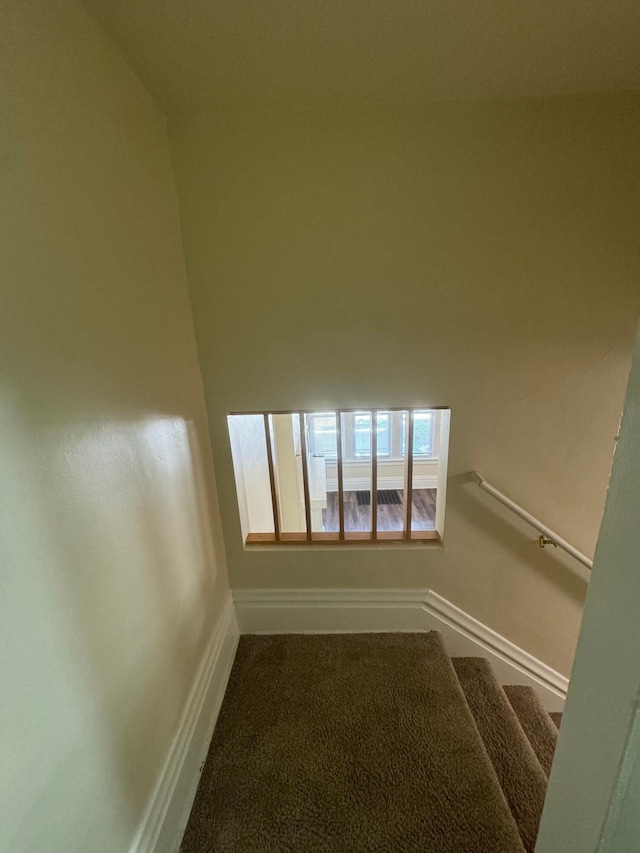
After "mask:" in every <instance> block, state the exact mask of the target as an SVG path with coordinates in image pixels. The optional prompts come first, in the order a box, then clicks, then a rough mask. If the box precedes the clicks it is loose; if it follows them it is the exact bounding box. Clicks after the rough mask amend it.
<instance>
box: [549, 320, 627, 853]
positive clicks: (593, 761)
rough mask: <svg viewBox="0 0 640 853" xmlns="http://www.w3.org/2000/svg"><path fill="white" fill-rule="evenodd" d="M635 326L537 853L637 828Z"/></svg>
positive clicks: (586, 851) (605, 848)
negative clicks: (601, 516)
mask: <svg viewBox="0 0 640 853" xmlns="http://www.w3.org/2000/svg"><path fill="white" fill-rule="evenodd" d="M639 505H640V333H639V334H638V338H637V343H636V347H635V355H634V359H633V365H632V368H631V375H630V377H629V384H628V386H627V395H626V399H625V404H624V415H623V418H622V423H621V425H620V435H619V439H618V442H617V446H616V454H615V459H614V463H613V469H612V471H611V482H610V484H609V490H608V492H607V501H606V506H605V510H604V517H603V519H602V528H601V530H600V536H599V538H598V547H597V550H596V555H595V560H594V565H593V579H592V581H591V585H590V588H589V595H588V596H587V601H586V605H585V611H584V620H583V622H582V627H581V631H580V640H579V643H578V650H577V653H576V660H575V666H574V668H573V674H572V679H571V686H570V688H569V695H568V698H567V706H566V710H565V714H564V717H563V720H562V730H561V736H560V739H559V741H558V749H557V751H556V755H555V759H554V762H553V771H552V773H551V778H550V780H549V790H548V793H547V799H546V801H545V807H544V813H543V815H542V822H541V825H540V833H539V835H538V843H537V845H536V850H537V851H539V853H556V851H558V850H562V851H566V853H596V851H597V853H632V851H636V850H638V839H639V838H640V815H639V814H638V800H639V797H640V715H639V713H638V700H639V698H640V666H639V654H638V651H639V649H640V620H639V619H638V600H639V599H640V573H639V572H638V557H639V555H640V526H639V525H638V506H639Z"/></svg>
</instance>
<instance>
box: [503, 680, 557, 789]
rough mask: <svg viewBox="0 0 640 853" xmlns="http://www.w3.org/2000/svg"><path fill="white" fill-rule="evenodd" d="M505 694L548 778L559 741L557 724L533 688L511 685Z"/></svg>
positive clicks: (505, 690) (506, 688)
mask: <svg viewBox="0 0 640 853" xmlns="http://www.w3.org/2000/svg"><path fill="white" fill-rule="evenodd" d="M504 692H505V693H506V694H507V698H508V700H509V702H510V703H511V707H512V708H513V710H514V711H515V712H516V716H517V717H518V719H519V720H520V725H521V726H522V728H523V729H524V733H525V734H526V736H527V737H528V738H529V743H530V744H531V746H532V747H533V751H534V752H535V754H536V755H537V756H538V761H539V762H540V764H541V766H542V769H543V770H544V772H545V773H546V774H547V777H548V776H549V774H550V773H551V764H552V762H553V754H554V752H555V751H556V741H557V740H558V729H557V728H556V725H555V723H554V722H553V720H552V719H551V717H550V716H549V714H548V712H547V710H546V709H545V707H544V705H543V704H542V702H541V701H540V699H539V698H538V694H537V693H536V691H535V690H534V689H533V687H523V686H521V685H510V686H508V687H505V688H504Z"/></svg>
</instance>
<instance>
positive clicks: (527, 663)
mask: <svg viewBox="0 0 640 853" xmlns="http://www.w3.org/2000/svg"><path fill="white" fill-rule="evenodd" d="M233 598H234V602H235V607H236V618H237V620H238V627H239V629H240V632H241V633H242V634H318V633H321V634H333V633H360V632H364V631H373V632H377V631H434V630H435V631H440V633H441V634H442V637H443V640H444V644H445V647H446V649H447V651H448V653H449V654H450V655H453V656H455V657H461V656H482V657H486V658H488V659H489V660H490V661H491V663H492V665H493V668H494V671H495V673H496V676H497V677H498V680H499V681H500V683H501V684H524V685H529V686H531V687H534V688H535V689H536V691H537V692H538V695H539V696H540V698H541V700H542V702H543V703H544V705H545V707H546V708H547V709H548V710H549V711H561V710H563V708H564V702H565V698H566V695H567V688H568V685H569V680H568V679H567V678H565V676H563V675H561V674H560V673H559V672H556V671H555V670H553V669H551V667H549V666H547V665H546V664H545V663H543V662H542V661H540V660H538V659H537V658H534V657H533V656H532V655H530V654H529V653H528V652H526V651H524V649H521V648H519V647H518V646H516V645H514V644H513V643H512V642H510V641H509V640H507V639H506V638H505V637H502V636H501V635H500V634H498V633H496V632H495V631H493V630H492V629H491V628H488V627H487V626H486V625H483V624H482V623H481V622H479V621H478V620H477V619H474V618H473V617H472V616H469V614H467V613H465V612H464V611H462V610H460V609H459V608H458V607H455V606H454V605H453V604H451V603H450V602H449V601H447V600H446V599H445V598H442V596H440V595H438V594H437V593H435V592H432V591H431V590H427V589H408V590H366V589H365V590H358V589H334V590H326V589H305V590H286V589H285V590H283V589H244V590H242V589H238V590H235V591H234V593H233Z"/></svg>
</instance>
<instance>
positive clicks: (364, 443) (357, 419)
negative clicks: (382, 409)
mask: <svg viewBox="0 0 640 853" xmlns="http://www.w3.org/2000/svg"><path fill="white" fill-rule="evenodd" d="M353 455H354V456H355V457H356V458H358V459H361V458H363V457H364V458H366V457H368V456H371V413H370V412H356V414H355V415H354V416H353Z"/></svg>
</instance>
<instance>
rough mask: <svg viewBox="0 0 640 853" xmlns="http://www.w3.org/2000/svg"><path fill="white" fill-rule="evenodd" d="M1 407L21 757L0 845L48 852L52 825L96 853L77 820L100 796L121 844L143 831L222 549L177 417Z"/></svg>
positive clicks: (12, 705) (194, 444)
mask: <svg viewBox="0 0 640 853" xmlns="http://www.w3.org/2000/svg"><path fill="white" fill-rule="evenodd" d="M4 402H5V404H6V403H7V402H8V400H7V397H6V396H5V401H4ZM2 409H3V411H2V412H0V415H2V418H1V420H2V422H3V423H2V426H3V427H5V426H6V427H8V429H7V430H6V431H5V430H4V429H3V434H5V432H6V436H7V439H5V440H8V441H9V446H8V447H7V446H5V451H8V452H7V455H6V457H5V458H7V459H9V469H8V478H7V480H5V483H4V486H3V492H4V495H3V499H4V501H5V502H6V507H5V508H6V510H7V513H6V514H5V512H4V509H5V508H3V513H2V515H3V516H4V518H5V519H6V522H7V531H6V532H7V534H8V538H5V536H4V533H3V540H4V542H5V543H6V544H7V545H8V560H7V563H6V569H7V571H8V573H9V583H10V589H11V593H10V594H9V595H7V596H5V601H4V607H3V608H2V609H3V610H4V608H8V610H7V612H6V613H5V614H4V615H3V619H2V621H3V625H4V626H5V629H8V637H9V643H8V646H7V651H6V652H5V654H7V660H6V661H3V669H2V671H3V672H4V673H7V675H6V677H7V679H8V681H7V683H8V684H10V685H11V690H10V691H9V692H10V694H11V695H10V697H9V700H8V707H7V708H6V709H5V711H6V712H8V720H6V721H4V722H5V724H4V725H3V730H4V731H5V734H8V733H9V732H11V736H12V739H13V743H12V749H13V753H14V754H15V755H16V756H17V758H16V759H15V761H16V764H15V767H12V766H10V765H9V766H8V765H7V764H5V769H6V770H7V777H8V778H9V779H11V785H12V788H11V791H10V792H8V793H9V794H10V796H9V798H8V799H7V800H6V801H7V802H12V803H14V807H13V809H12V814H13V824H12V826H7V827H5V830H6V832H7V833H9V835H7V836H6V837H5V835H4V832H3V831H1V830H0V847H2V848H3V849H4V847H5V843H6V845H7V849H17V848H16V846H15V845H16V839H17V838H19V839H20V843H19V845H18V846H19V847H20V849H27V848H29V849H41V848H42V841H43V838H42V834H41V833H42V832H43V831H44V830H43V828H44V827H46V826H47V824H50V823H52V822H55V824H56V825H57V826H59V827H66V829H63V832H62V834H63V835H65V834H66V837H67V838H68V839H69V840H70V839H71V837H72V836H73V838H74V841H73V844H74V845H77V846H74V849H89V847H90V846H91V844H92V841H91V838H87V839H84V838H83V837H82V830H81V827H82V826H83V825H84V823H83V821H82V819H81V813H80V812H81V811H82V809H83V808H84V807H85V806H86V804H87V800H88V798H91V799H94V798H97V797H101V798H102V799H103V804H102V806H101V808H103V809H105V810H106V811H107V812H111V813H112V814H114V815H117V821H116V822H115V823H114V836H113V838H112V842H110V843H113V844H114V845H115V844H116V843H118V844H119V843H120V841H119V840H118V839H119V835H120V834H122V838H123V839H124V837H125V836H126V835H127V833H128V835H129V840H130V838H131V837H132V836H133V834H134V833H135V831H136V829H137V827H138V824H139V821H140V818H141V815H142V814H143V812H144V810H145V808H146V806H147V803H148V801H149V797H150V795H151V793H152V791H153V788H154V785H155V783H156V781H157V778H158V774H159V772H160V769H161V768H162V766H163V762H164V760H165V758H166V753H167V746H168V744H170V743H171V740H172V737H173V734H174V732H175V731H176V728H177V725H178V722H179V720H180V718H181V714H182V712H183V709H184V705H185V701H186V699H187V697H188V695H189V691H190V689H191V687H192V683H193V679H194V675H195V672H196V671H197V667H198V664H199V662H200V659H201V656H202V654H203V651H204V648H205V647H206V644H207V641H208V639H209V638H210V636H211V631H212V627H213V623H212V613H211V606H212V604H213V603H214V600H215V599H214V589H215V584H216V565H217V561H218V559H219V555H217V554H216V547H215V545H214V542H215V541H219V537H218V536H215V535H214V533H212V530H211V522H210V510H209V504H208V500H209V496H208V495H207V488H206V484H205V482H204V480H203V477H202V471H201V452H200V447H199V436H198V434H197V430H196V428H195V425H194V424H193V423H192V422H189V423H186V422H185V421H184V420H183V419H181V418H177V417H158V418H154V419H144V420H139V421H135V420H132V421H129V422H127V421H123V422H111V423H107V424H105V423H104V422H103V423H96V422H90V421H86V422H82V423H77V424H75V425H74V426H73V428H71V429H70V427H69V424H68V423H65V424H56V423H49V424H47V425H46V426H44V427H42V428H40V427H38V428H34V427H33V426H30V425H29V424H28V422H27V419H26V418H24V417H23V416H21V412H20V411H19V409H18V408H17V407H14V408H13V409H12V410H11V411H8V409H7V407H6V405H3V407H2ZM204 440H205V441H206V440H207V438H206V437H205V438H204ZM51 448H54V449H55V452H54V453H52V452H51ZM3 456H4V454H3ZM7 499H8V500H10V501H11V505H9V503H8V500H7ZM9 649H10V650H11V651H8V650H9ZM2 657H4V655H2ZM5 664H6V665H7V668H5ZM25 708H29V709H30V710H29V713H28V714H25ZM32 712H33V713H32ZM2 716H4V715H2ZM18 719H19V720H20V726H19V727H18V729H17V731H14V730H15V721H16V720H18ZM12 722H13V729H10V728H9V726H10V725H11V723H12ZM34 807H35V808H37V809H38V811H39V817H38V820H37V821H34V820H33V816H34V815H33V809H34ZM34 833H40V834H39V835H35V834H34ZM94 842H95V839H94ZM87 845H89V846H87ZM56 849H57V848H56ZM69 849H71V848H69ZM94 849H98V848H94ZM99 849H106V848H99ZM110 849H111V848H110Z"/></svg>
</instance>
